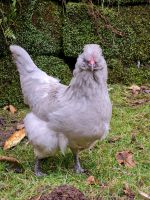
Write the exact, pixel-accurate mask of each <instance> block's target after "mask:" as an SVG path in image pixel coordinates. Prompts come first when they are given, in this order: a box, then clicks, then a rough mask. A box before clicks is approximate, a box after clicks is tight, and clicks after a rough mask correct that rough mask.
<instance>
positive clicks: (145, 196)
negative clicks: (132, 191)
mask: <svg viewBox="0 0 150 200" xmlns="http://www.w3.org/2000/svg"><path fill="white" fill-rule="evenodd" d="M138 192H139V194H140V195H141V196H142V197H144V198H145V199H150V195H148V194H146V193H145V192H142V191H140V190H139V191H138Z"/></svg>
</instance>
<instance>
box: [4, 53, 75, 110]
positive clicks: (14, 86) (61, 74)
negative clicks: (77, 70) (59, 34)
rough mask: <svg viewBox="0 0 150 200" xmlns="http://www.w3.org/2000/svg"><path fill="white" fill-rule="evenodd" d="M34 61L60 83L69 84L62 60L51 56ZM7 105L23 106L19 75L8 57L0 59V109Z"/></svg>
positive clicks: (67, 71)
mask: <svg viewBox="0 0 150 200" xmlns="http://www.w3.org/2000/svg"><path fill="white" fill-rule="evenodd" d="M34 60H35V63H36V64H37V65H38V66H39V67H40V68H41V69H42V70H44V71H45V72H47V73H48V74H49V75H52V76H54V77H58V78H59V79H60V80H61V82H62V83H64V84H68V83H69V82H70V79H71V76H72V75H71V72H70V70H69V68H68V66H67V65H66V64H65V63H64V62H63V60H61V59H59V58H57V57H53V56H38V57H36V58H35V59H34ZM7 104H13V105H15V106H17V107H19V106H24V103H23V97H22V93H21V87H20V81H19V74H18V72H17V70H16V66H15V65H14V64H13V63H12V61H11V58H10V57H4V58H2V59H0V107H2V106H4V105H7Z"/></svg>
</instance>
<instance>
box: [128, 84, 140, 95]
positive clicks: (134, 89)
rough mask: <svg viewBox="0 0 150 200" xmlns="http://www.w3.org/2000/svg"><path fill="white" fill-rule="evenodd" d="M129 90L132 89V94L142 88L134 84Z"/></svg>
mask: <svg viewBox="0 0 150 200" xmlns="http://www.w3.org/2000/svg"><path fill="white" fill-rule="evenodd" d="M129 90H131V91H132V94H138V93H139V92H140V90H141V88H140V87H139V86H137V85H135V84H133V85H132V86H131V87H129Z"/></svg>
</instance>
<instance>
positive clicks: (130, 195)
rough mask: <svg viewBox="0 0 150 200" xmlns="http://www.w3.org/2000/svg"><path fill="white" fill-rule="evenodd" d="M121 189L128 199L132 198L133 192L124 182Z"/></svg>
mask: <svg viewBox="0 0 150 200" xmlns="http://www.w3.org/2000/svg"><path fill="white" fill-rule="evenodd" d="M123 191H124V193H125V195H126V196H127V197H128V199H130V200H132V199H134V197H135V194H134V193H133V192H132V190H131V188H130V187H129V185H128V184H127V183H125V186H124V190H123Z"/></svg>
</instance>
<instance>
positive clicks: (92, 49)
mask: <svg viewBox="0 0 150 200" xmlns="http://www.w3.org/2000/svg"><path fill="white" fill-rule="evenodd" d="M105 66H106V63H105V60H104V57H103V55H102V49H101V48H100V46H99V45H97V44H87V45H85V46H84V49H83V53H82V54H80V55H79V57H78V59H77V63H76V68H78V69H80V70H81V71H83V70H88V71H91V72H94V71H97V70H102V69H103V68H104V67H105Z"/></svg>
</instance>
